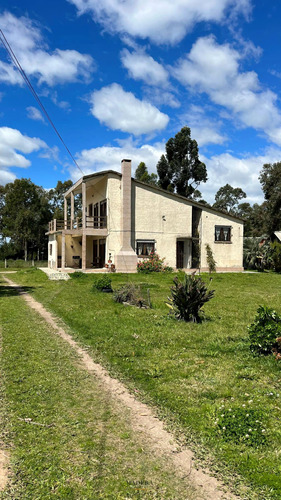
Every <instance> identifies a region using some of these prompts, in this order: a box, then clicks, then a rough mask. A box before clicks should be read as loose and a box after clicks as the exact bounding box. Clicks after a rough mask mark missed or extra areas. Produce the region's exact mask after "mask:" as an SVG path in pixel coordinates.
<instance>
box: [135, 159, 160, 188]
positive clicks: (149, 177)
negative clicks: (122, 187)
mask: <svg viewBox="0 0 281 500" xmlns="http://www.w3.org/2000/svg"><path fill="white" fill-rule="evenodd" d="M135 179H137V180H138V181H141V182H145V183H146V184H152V185H153V186H157V175H156V174H154V173H152V174H149V173H148V170H147V166H146V164H145V163H144V162H143V161H141V162H140V164H139V166H138V167H137V168H136V171H135Z"/></svg>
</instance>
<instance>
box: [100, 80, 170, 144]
mask: <svg viewBox="0 0 281 500" xmlns="http://www.w3.org/2000/svg"><path fill="white" fill-rule="evenodd" d="M90 102H91V104H92V107H91V111H92V114H93V115H94V116H95V117H96V118H97V119H98V120H99V121H100V122H101V123H104V124H105V125H107V126H108V127H109V128H111V129H112V130H122V131H123V132H129V133H130V134H134V135H141V134H149V133H151V132H154V131H156V130H162V129H164V128H165V127H166V126H167V124H168V121H169V117H168V116H167V115H165V114H164V113H161V111H159V109H157V108H156V107H155V106H152V104H150V103H149V102H147V101H140V100H139V99H137V98H136V97H135V96H134V94H132V93H131V92H125V91H124V90H123V88H122V87H121V86H120V85H118V84H117V83H113V84H112V85H109V86H107V87H103V88H102V89H101V90H97V91H95V92H93V93H92V95H91V98H90Z"/></svg>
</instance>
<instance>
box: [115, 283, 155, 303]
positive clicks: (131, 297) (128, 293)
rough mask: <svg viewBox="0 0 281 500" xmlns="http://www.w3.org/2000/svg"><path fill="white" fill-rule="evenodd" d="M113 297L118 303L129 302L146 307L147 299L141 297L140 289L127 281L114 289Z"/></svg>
mask: <svg viewBox="0 0 281 500" xmlns="http://www.w3.org/2000/svg"><path fill="white" fill-rule="evenodd" d="M113 299H114V301H115V302H118V303H120V304H124V303H127V304H131V305H134V306H138V307H147V301H146V300H145V299H144V298H143V297H142V294H141V289H140V287H138V286H135V285H134V284H133V283H127V284H126V285H123V286H121V287H120V288H118V289H117V290H115V292H114V295H113Z"/></svg>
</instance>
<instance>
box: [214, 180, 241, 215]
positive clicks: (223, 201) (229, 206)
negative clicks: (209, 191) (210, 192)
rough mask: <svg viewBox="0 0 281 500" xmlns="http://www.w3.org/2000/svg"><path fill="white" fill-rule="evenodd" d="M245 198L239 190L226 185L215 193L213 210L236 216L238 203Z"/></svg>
mask: <svg viewBox="0 0 281 500" xmlns="http://www.w3.org/2000/svg"><path fill="white" fill-rule="evenodd" d="M246 196H247V195H246V193H245V192H244V191H243V190H242V189H241V188H233V187H232V186H230V184H226V185H225V186H222V187H221V188H220V189H219V190H218V191H217V193H216V196H215V200H216V201H215V203H214V204H213V208H217V209H218V210H224V211H225V212H228V213H229V214H232V215H238V203H239V201H240V200H242V199H243V198H246Z"/></svg>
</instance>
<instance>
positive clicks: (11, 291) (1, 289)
mask: <svg viewBox="0 0 281 500" xmlns="http://www.w3.org/2000/svg"><path fill="white" fill-rule="evenodd" d="M33 290H34V287H33V286H21V287H20V286H6V285H0V298H1V297H15V296H17V295H22V294H23V293H31V292H33Z"/></svg>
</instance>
